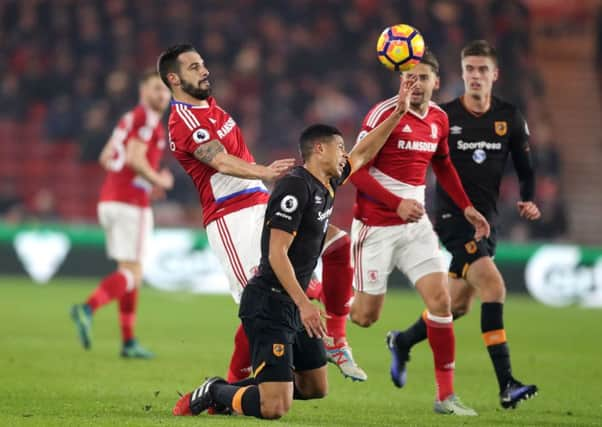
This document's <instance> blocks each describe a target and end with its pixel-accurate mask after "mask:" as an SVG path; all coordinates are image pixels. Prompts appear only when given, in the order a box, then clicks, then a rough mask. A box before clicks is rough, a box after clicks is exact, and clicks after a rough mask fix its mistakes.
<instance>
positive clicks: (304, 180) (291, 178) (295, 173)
mask: <svg viewBox="0 0 602 427" xmlns="http://www.w3.org/2000/svg"><path fill="white" fill-rule="evenodd" d="M313 180H315V179H314V178H312V176H311V175H310V173H309V172H307V170H306V169H305V168H304V167H303V166H297V167H294V168H293V169H292V170H290V171H289V172H288V173H287V174H286V175H284V176H283V177H282V178H280V179H279V180H278V182H277V184H278V185H277V186H278V187H281V188H294V189H297V190H308V191H309V190H310V189H311V185H312V184H313Z"/></svg>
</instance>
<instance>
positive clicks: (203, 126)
mask: <svg viewBox="0 0 602 427" xmlns="http://www.w3.org/2000/svg"><path fill="white" fill-rule="evenodd" d="M172 114H175V116H174V127H175V131H174V132H173V133H172V136H173V137H174V143H175V145H176V149H178V150H179V151H184V152H186V153H190V154H193V153H194V152H195V151H196V150H197V148H198V147H199V145H202V144H206V143H208V142H210V141H213V140H216V139H217V140H219V139H220V138H219V137H218V135H217V132H216V129H215V126H214V125H213V123H211V122H210V121H209V120H208V119H207V118H204V117H198V116H196V115H195V116H193V114H194V113H192V111H191V110H176V111H175V112H174V113H172ZM176 135H177V136H176Z"/></svg>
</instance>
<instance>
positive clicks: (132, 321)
mask: <svg viewBox="0 0 602 427" xmlns="http://www.w3.org/2000/svg"><path fill="white" fill-rule="evenodd" d="M137 305H138V288H134V289H132V290H131V291H129V292H126V293H124V294H123V296H122V297H121V299H120V300H119V324H120V325H121V337H122V338H123V342H124V343H125V342H128V341H129V340H131V339H134V326H135V325H136V307H137Z"/></svg>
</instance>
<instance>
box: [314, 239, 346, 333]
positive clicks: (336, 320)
mask: <svg viewBox="0 0 602 427" xmlns="http://www.w3.org/2000/svg"><path fill="white" fill-rule="evenodd" d="M352 296H353V268H352V267H351V239H350V238H349V236H348V235H347V234H343V233H341V234H340V237H338V238H336V239H335V240H334V242H332V243H331V244H330V245H329V246H328V248H326V250H325V251H324V253H323V254H322V299H323V303H324V306H325V307H326V313H327V314H328V315H329V316H330V318H329V319H328V318H327V319H326V330H327V332H328V336H330V337H332V338H334V340H335V343H336V342H337V341H338V340H340V339H344V338H345V336H346V335H347V334H346V329H347V328H346V326H347V315H348V314H349V308H350V307H349V306H350V304H349V301H350V300H351V297H352Z"/></svg>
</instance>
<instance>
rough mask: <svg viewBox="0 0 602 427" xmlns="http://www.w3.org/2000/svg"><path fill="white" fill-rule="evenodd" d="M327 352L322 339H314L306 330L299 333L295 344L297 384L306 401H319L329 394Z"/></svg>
mask: <svg viewBox="0 0 602 427" xmlns="http://www.w3.org/2000/svg"><path fill="white" fill-rule="evenodd" d="M326 363H327V358H326V350H325V349H324V343H323V341H322V339H320V338H312V337H310V336H309V335H307V332H306V331H305V330H302V331H299V332H297V334H296V335H295V342H294V344H293V366H294V369H295V382H296V384H297V387H298V388H299V391H300V393H301V395H302V396H303V397H304V398H306V399H319V398H322V397H324V396H326V393H328V377H327V375H326Z"/></svg>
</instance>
